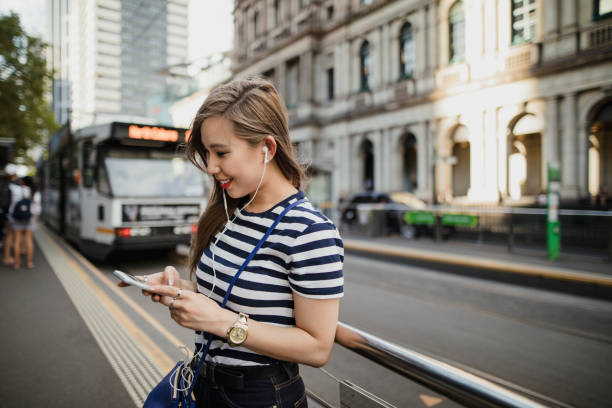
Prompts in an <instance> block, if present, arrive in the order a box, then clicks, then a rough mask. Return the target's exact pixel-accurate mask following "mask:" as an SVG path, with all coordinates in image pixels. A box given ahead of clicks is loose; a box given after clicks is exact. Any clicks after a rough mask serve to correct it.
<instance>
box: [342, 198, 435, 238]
mask: <svg viewBox="0 0 612 408" xmlns="http://www.w3.org/2000/svg"><path fill="white" fill-rule="evenodd" d="M359 206H362V209H363V208H364V207H370V209H371V210H373V211H382V212H383V213H384V216H383V219H384V224H385V225H384V228H383V230H384V232H385V233H386V234H393V233H401V234H403V235H406V236H409V237H412V236H414V235H418V234H419V232H420V229H421V226H419V227H417V228H415V227H413V226H411V225H408V224H406V222H405V221H404V218H403V216H404V214H405V213H406V212H407V211H411V210H420V209H423V208H425V207H426V206H427V204H425V202H424V201H423V200H421V199H420V198H418V197H417V196H415V195H414V194H412V193H409V192H406V191H400V192H392V193H387V192H380V191H362V192H359V193H355V194H353V195H352V196H350V197H349V198H348V199H347V200H346V201H345V202H344V203H341V204H340V208H339V210H340V220H341V223H343V224H344V225H345V226H348V227H351V226H352V225H354V224H355V223H356V222H357V221H358V217H359V212H358V207H359Z"/></svg>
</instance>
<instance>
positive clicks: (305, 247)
mask: <svg viewBox="0 0 612 408" xmlns="http://www.w3.org/2000/svg"><path fill="white" fill-rule="evenodd" d="M329 247H340V248H341V247H342V241H341V240H339V239H338V238H324V239H319V240H316V241H311V242H306V243H304V244H301V245H296V246H294V247H293V249H292V254H293V255H295V254H299V253H301V252H306V251H312V250H313V249H321V248H329ZM215 258H216V256H215Z"/></svg>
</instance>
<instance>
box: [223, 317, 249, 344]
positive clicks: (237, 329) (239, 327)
mask: <svg viewBox="0 0 612 408" xmlns="http://www.w3.org/2000/svg"><path fill="white" fill-rule="evenodd" d="M248 317H249V315H247V314H244V313H238V319H236V321H235V322H234V324H233V325H232V327H230V328H229V330H228V331H227V344H229V345H230V347H237V346H240V345H242V343H244V342H245V340H246V339H247V336H248V335H249V326H248V325H247V318H248Z"/></svg>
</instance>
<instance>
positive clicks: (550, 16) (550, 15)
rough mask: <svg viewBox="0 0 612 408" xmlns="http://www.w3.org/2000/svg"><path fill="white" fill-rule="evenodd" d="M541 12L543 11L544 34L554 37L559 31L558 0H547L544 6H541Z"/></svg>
mask: <svg viewBox="0 0 612 408" xmlns="http://www.w3.org/2000/svg"><path fill="white" fill-rule="evenodd" d="M565 1H566V0H564V4H565ZM542 13H544V30H543V31H544V36H545V37H549V38H550V37H555V36H556V35H557V34H558V33H559V0H548V1H547V2H546V6H545V7H543V8H542Z"/></svg>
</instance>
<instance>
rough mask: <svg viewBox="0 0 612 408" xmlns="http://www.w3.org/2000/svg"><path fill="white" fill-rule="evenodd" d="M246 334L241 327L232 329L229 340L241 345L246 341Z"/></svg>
mask: <svg viewBox="0 0 612 408" xmlns="http://www.w3.org/2000/svg"><path fill="white" fill-rule="evenodd" d="M246 337H247V332H246V330H245V329H243V328H242V327H232V330H230V332H229V338H230V340H231V341H232V343H234V344H241V343H242V342H244V341H245V340H246Z"/></svg>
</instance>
